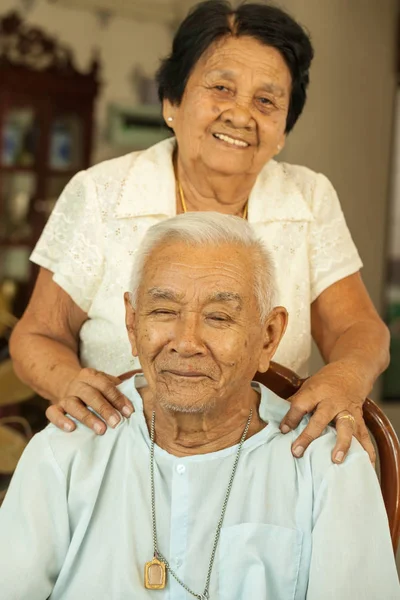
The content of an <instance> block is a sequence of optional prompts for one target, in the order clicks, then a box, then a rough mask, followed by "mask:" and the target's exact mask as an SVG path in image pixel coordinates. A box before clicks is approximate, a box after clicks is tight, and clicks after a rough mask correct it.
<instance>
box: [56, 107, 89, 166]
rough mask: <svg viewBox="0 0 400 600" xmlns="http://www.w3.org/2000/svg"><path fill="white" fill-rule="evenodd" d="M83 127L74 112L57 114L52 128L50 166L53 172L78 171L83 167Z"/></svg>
mask: <svg viewBox="0 0 400 600" xmlns="http://www.w3.org/2000/svg"><path fill="white" fill-rule="evenodd" d="M82 158H83V127H82V121H81V118H80V117H79V116H78V115H76V114H74V113H72V112H63V113H59V114H57V115H56V116H55V117H54V119H53V121H52V123H51V127H50V142H49V156H48V166H49V168H50V170H51V171H72V170H76V171H78V170H79V169H80V168H81V167H82Z"/></svg>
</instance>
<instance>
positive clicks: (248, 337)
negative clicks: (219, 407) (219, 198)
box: [126, 242, 286, 412]
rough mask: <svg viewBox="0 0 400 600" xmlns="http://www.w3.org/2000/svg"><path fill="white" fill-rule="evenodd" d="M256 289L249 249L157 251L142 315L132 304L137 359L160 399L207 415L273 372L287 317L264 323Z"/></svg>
mask: <svg viewBox="0 0 400 600" xmlns="http://www.w3.org/2000/svg"><path fill="white" fill-rule="evenodd" d="M253 290H254V275H253V265H252V255H251V253H250V252H248V251H246V249H243V248H239V247H237V246H235V245H232V244H225V245H222V246H219V247H213V246H211V247H210V246H205V247H204V246H201V247H192V246H187V245H186V244H184V243H181V242H171V243H166V244H162V245H160V246H159V247H158V248H156V249H155V250H154V251H153V253H152V255H151V256H150V258H149V259H148V261H147V263H146V266H145V269H144V273H143V278H142V282H141V285H140V288H139V292H138V299H137V307H136V310H133V309H132V307H131V306H130V304H129V303H128V302H127V303H126V305H127V327H128V333H129V337H130V341H131V344H132V350H133V354H134V355H138V356H139V359H140V363H141V365H142V368H143V372H144V375H145V377H146V379H147V382H148V385H149V388H150V390H151V392H152V393H153V395H154V397H155V398H156V399H157V401H158V402H160V403H161V404H162V405H163V406H165V407H166V408H169V409H172V410H176V411H181V412H203V411H206V410H209V409H210V408H213V407H214V406H215V404H216V403H217V402H221V401H224V400H228V399H229V397H230V396H231V395H233V394H234V395H235V396H236V395H237V394H238V393H240V390H248V388H249V383H250V381H251V380H252V378H253V376H254V374H255V372H256V371H257V370H266V369H267V368H268V364H269V360H270V358H271V356H272V354H273V352H274V351H275V348H276V346H277V344H278V343H279V339H280V337H281V335H282V333H283V330H284V327H285V323H286V314H283V313H285V311H284V309H276V310H275V311H273V312H272V313H271V315H270V316H269V318H268V320H267V322H266V323H264V324H262V323H261V322H260V315H259V309H258V304H257V300H256V298H255V295H254V291H253ZM282 311H283V312H282Z"/></svg>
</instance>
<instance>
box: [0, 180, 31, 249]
mask: <svg viewBox="0 0 400 600" xmlns="http://www.w3.org/2000/svg"><path fill="white" fill-rule="evenodd" d="M36 191H37V175H36V174H35V172H34V171H24V170H18V169H17V170H13V171H11V172H3V173H2V174H1V179H0V199H1V207H2V214H1V220H0V241H2V240H7V241H9V242H11V243H22V242H26V241H28V240H30V238H31V236H32V225H31V223H30V211H31V207H32V201H33V198H34V197H35V195H36Z"/></svg>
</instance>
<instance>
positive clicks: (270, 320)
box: [258, 306, 288, 373]
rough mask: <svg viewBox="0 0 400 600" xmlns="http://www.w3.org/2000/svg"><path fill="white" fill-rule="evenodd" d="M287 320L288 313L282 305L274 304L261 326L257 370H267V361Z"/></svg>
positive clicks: (284, 328)
mask: <svg viewBox="0 0 400 600" xmlns="http://www.w3.org/2000/svg"><path fill="white" fill-rule="evenodd" d="M287 322H288V313H287V310H286V308H283V306H276V307H275V308H273V309H272V310H271V312H270V313H269V315H268V317H267V319H266V321H265V323H264V326H263V329H264V344H263V349H262V352H261V356H260V360H259V365H258V371H259V372H260V373H265V372H266V371H268V369H269V363H270V362H271V360H272V357H273V356H274V354H275V352H276V350H277V348H278V346H279V343H280V341H281V339H282V337H283V334H284V333H285V331H286V327H287Z"/></svg>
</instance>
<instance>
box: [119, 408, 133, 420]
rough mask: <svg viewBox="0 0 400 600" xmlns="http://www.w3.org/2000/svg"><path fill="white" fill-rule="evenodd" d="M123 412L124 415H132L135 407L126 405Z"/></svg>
mask: <svg viewBox="0 0 400 600" xmlns="http://www.w3.org/2000/svg"><path fill="white" fill-rule="evenodd" d="M121 412H122V414H123V415H124V417H130V416H131V414H132V413H133V408H132V406H124V407H123V409H122V411H121Z"/></svg>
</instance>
